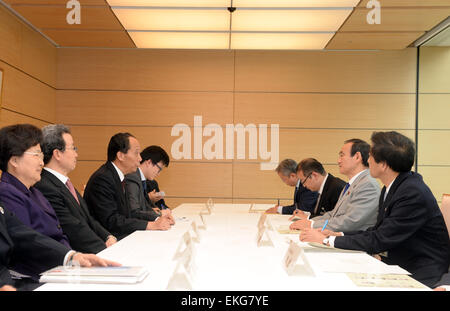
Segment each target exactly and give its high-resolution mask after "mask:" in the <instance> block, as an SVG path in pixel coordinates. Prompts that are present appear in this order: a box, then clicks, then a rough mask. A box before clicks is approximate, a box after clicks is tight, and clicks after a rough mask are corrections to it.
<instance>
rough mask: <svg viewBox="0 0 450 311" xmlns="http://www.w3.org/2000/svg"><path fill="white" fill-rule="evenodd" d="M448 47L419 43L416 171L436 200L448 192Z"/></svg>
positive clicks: (449, 144) (449, 61)
mask: <svg viewBox="0 0 450 311" xmlns="http://www.w3.org/2000/svg"><path fill="white" fill-rule="evenodd" d="M449 77H450V48H449V47H421V48H420V67H419V107H418V116H419V123H418V135H419V136H418V168H417V170H418V172H419V173H421V174H422V175H423V177H424V180H425V182H426V183H427V184H428V185H429V186H430V188H431V190H432V191H433V194H434V195H435V197H436V199H437V200H438V202H439V203H440V202H441V201H442V194H444V193H450V184H449V182H448V181H449V178H448V176H450V157H449V154H450V143H449V142H450V118H449V111H450V78H449Z"/></svg>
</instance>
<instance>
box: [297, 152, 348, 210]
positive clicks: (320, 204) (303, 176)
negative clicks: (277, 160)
mask: <svg viewBox="0 0 450 311" xmlns="http://www.w3.org/2000/svg"><path fill="white" fill-rule="evenodd" d="M297 176H298V178H299V179H300V180H304V182H303V186H304V187H305V188H307V189H309V190H311V191H316V192H317V193H319V198H318V199H317V203H316V206H315V207H314V210H313V212H312V213H311V216H310V218H312V217H315V216H320V215H323V214H324V213H325V212H328V211H331V210H332V209H333V208H334V206H335V205H336V203H337V201H338V199H339V196H340V194H341V192H342V189H344V187H345V184H346V182H345V181H343V180H342V179H340V178H337V177H334V176H333V175H331V174H330V173H327V172H326V171H325V169H324V168H323V166H322V164H321V163H320V162H319V161H317V160H316V159H312V158H308V159H304V160H302V161H301V162H300V163H299V164H298V165H297ZM299 213H300V215H301V213H302V212H301V211H300V212H299ZM303 217H305V216H304V215H303Z"/></svg>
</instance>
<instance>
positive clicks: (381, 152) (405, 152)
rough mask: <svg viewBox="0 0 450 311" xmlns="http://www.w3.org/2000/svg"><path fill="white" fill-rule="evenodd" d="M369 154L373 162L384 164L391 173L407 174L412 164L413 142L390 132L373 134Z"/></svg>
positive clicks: (413, 156)
mask: <svg viewBox="0 0 450 311" xmlns="http://www.w3.org/2000/svg"><path fill="white" fill-rule="evenodd" d="M371 140H372V147H371V149H370V154H371V155H372V157H373V159H374V160H375V162H377V163H380V162H385V163H386V164H387V165H388V166H389V167H390V168H391V169H392V170H393V171H395V172H398V173H401V172H409V171H410V170H411V168H412V166H413V164H414V158H415V154H416V151H415V147H414V142H413V141H412V140H411V139H409V138H408V137H406V136H404V135H402V134H400V133H398V132H395V131H392V132H373V133H372V137H371Z"/></svg>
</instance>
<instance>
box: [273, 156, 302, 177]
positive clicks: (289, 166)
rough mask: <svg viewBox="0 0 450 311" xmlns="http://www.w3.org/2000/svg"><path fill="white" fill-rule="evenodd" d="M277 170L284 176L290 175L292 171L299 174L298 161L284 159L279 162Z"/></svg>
mask: <svg viewBox="0 0 450 311" xmlns="http://www.w3.org/2000/svg"><path fill="white" fill-rule="evenodd" d="M275 171H276V172H277V173H281V174H282V175H283V176H289V175H290V174H291V173H293V174H297V162H295V161H294V160H292V159H284V160H283V161H281V162H280V164H278V166H277V168H276V169H275Z"/></svg>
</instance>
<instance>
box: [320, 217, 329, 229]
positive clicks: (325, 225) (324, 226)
mask: <svg viewBox="0 0 450 311" xmlns="http://www.w3.org/2000/svg"><path fill="white" fill-rule="evenodd" d="M327 225H328V219H327V220H325V223H324V224H323V227H322V230H321V231H323V230H325V228H326V227H327Z"/></svg>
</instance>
